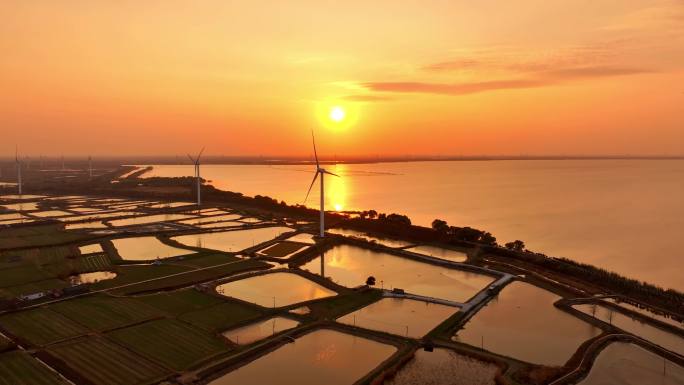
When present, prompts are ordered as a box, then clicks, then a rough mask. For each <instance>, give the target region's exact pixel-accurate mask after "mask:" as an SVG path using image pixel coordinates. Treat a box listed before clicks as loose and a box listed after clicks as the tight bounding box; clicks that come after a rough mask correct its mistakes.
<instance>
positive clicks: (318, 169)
mask: <svg viewBox="0 0 684 385" xmlns="http://www.w3.org/2000/svg"><path fill="white" fill-rule="evenodd" d="M311 140H312V142H313V149H314V157H315V158H316V173H315V174H314V177H313V180H312V181H311V185H309V191H307V192H306V198H304V203H306V200H307V199H308V198H309V193H311V188H312V187H313V185H314V183H316V178H318V175H319V174H320V175H321V220H320V222H321V234H320V236H321V238H323V237H324V236H325V191H324V183H323V176H325V174H330V175H334V176H336V177H339V175H337V174H334V173H332V172H330V171H328V170H326V169H324V168H322V167H321V164H320V163H319V162H318V154H317V153H316V138H314V133H313V131H311Z"/></svg>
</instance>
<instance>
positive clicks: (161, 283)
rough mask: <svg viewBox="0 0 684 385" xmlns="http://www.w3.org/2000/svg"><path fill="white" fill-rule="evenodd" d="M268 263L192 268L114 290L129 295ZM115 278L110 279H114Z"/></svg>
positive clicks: (220, 275) (240, 262)
mask: <svg viewBox="0 0 684 385" xmlns="http://www.w3.org/2000/svg"><path fill="white" fill-rule="evenodd" d="M268 266H269V265H268V264H267V263H265V262H262V261H255V260H245V261H238V262H236V263H233V264H228V265H225V266H216V267H211V268H207V269H205V270H194V271H192V270H191V271H190V272H188V273H186V274H182V275H177V276H173V277H168V278H160V279H158V280H154V281H150V282H141V283H139V284H135V285H131V286H128V287H125V288H122V289H119V290H116V291H115V293H116V294H121V295H130V294H136V293H144V292H151V291H158V290H164V289H169V288H176V287H183V286H190V285H193V284H196V283H201V282H206V281H211V280H214V279H218V278H223V277H226V276H229V275H232V274H237V273H240V272H243V271H248V270H256V269H263V268H266V267H268ZM149 267H151V268H153V269H154V268H157V267H159V266H149ZM115 280H116V279H113V280H110V282H111V281H115Z"/></svg>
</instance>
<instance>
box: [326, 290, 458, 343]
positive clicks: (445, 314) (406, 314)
mask: <svg viewBox="0 0 684 385" xmlns="http://www.w3.org/2000/svg"><path fill="white" fill-rule="evenodd" d="M458 311H459V309H458V308H456V307H452V306H445V305H439V304H434V303H427V302H423V301H416V300H412V299H403V298H383V299H381V300H379V301H377V302H374V303H372V304H370V305H368V306H366V307H364V308H362V309H359V310H357V311H355V312H353V313H350V314H347V315H345V316H343V317H340V318H338V319H337V322H341V323H344V324H347V325H353V326H360V327H362V328H366V329H371V330H379V331H383V332H387V333H391V334H397V335H400V336H404V337H411V338H421V337H423V336H424V335H425V334H427V333H428V332H429V331H430V330H432V329H434V328H435V327H437V325H439V324H440V323H442V322H443V321H444V320H446V319H447V318H449V317H450V316H452V315H453V314H455V313H456V312H458Z"/></svg>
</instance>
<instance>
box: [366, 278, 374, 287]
mask: <svg viewBox="0 0 684 385" xmlns="http://www.w3.org/2000/svg"><path fill="white" fill-rule="evenodd" d="M366 285H368V286H375V277H373V276H372V275H371V276H370V277H368V278H367V279H366Z"/></svg>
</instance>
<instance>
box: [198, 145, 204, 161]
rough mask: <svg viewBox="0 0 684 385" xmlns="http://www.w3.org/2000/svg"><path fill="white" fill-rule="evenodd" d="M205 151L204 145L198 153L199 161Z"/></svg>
mask: <svg viewBox="0 0 684 385" xmlns="http://www.w3.org/2000/svg"><path fill="white" fill-rule="evenodd" d="M203 152H204V147H202V150H201V151H200V152H199V154H198V155H197V163H199V161H200V157H201V156H202V153H203Z"/></svg>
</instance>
